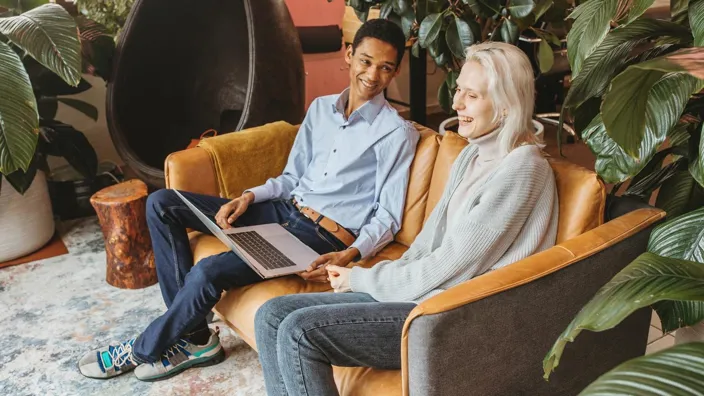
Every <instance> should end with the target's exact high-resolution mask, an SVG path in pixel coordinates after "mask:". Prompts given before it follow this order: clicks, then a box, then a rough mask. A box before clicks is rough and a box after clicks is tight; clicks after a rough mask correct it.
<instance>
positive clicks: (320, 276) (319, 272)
mask: <svg viewBox="0 0 704 396" xmlns="http://www.w3.org/2000/svg"><path fill="white" fill-rule="evenodd" d="M358 254H359V250H358V249H357V248H349V249H346V250H343V251H341V252H332V253H326V254H323V255H321V256H320V257H318V258H317V259H315V261H313V263H312V264H311V265H310V266H308V268H306V270H305V271H303V272H299V273H298V275H299V276H300V277H301V278H303V279H305V280H307V281H309V282H321V283H326V282H329V280H328V272H327V271H326V270H325V267H327V266H328V265H336V266H338V267H346V266H347V264H349V263H351V262H352V260H354V258H355V257H357V255H358Z"/></svg>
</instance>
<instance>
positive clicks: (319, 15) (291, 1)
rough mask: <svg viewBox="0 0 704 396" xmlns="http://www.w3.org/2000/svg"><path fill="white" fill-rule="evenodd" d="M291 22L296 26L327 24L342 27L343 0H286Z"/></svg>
mask: <svg viewBox="0 0 704 396" xmlns="http://www.w3.org/2000/svg"><path fill="white" fill-rule="evenodd" d="M286 5H287V6H288V11H289V12H290V13H291V18H292V19H293V24H294V25H296V26H327V25H335V24H337V25H339V26H340V27H342V16H343V15H344V14H345V2H344V0H333V1H332V2H331V3H328V0H286Z"/></svg>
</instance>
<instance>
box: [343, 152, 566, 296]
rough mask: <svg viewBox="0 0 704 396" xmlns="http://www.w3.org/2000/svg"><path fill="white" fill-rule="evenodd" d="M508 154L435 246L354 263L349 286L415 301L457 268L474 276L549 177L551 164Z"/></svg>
mask: <svg viewBox="0 0 704 396" xmlns="http://www.w3.org/2000/svg"><path fill="white" fill-rule="evenodd" d="M516 150H519V149H516ZM511 157H513V158H509V157H506V158H505V159H504V160H510V161H511V162H510V163H509V164H508V166H505V167H502V169H500V170H499V171H497V174H496V175H495V177H493V178H492V180H491V181H490V182H489V183H490V186H489V187H488V188H487V189H486V190H485V191H484V192H483V194H481V196H477V198H476V200H475V202H474V203H472V204H468V205H467V206H466V207H465V208H466V209H465V210H466V211H465V212H464V213H463V216H464V218H463V219H462V220H459V221H455V222H454V226H453V228H452V229H449V230H447V232H446V233H445V237H444V239H443V241H442V243H441V244H440V246H439V247H438V248H437V249H435V250H434V251H433V252H432V253H429V254H427V255H425V256H423V257H421V258H418V259H416V260H407V259H401V260H396V261H387V262H384V263H379V264H377V265H376V266H374V267H372V268H361V267H354V268H353V269H352V272H351V274H350V287H351V288H352V290H353V291H355V292H363V293H368V294H370V295H371V296H372V297H373V298H374V299H376V300H377V301H413V300H416V299H418V298H420V297H421V296H423V295H425V294H427V293H429V292H431V291H432V290H434V289H436V288H438V286H440V285H442V284H443V283H445V282H446V281H448V280H450V279H453V278H455V277H457V276H458V275H460V274H462V275H464V276H465V277H466V276H469V277H474V276H476V275H478V274H481V273H483V272H485V271H487V270H488V269H489V268H490V267H491V265H492V263H494V262H496V261H497V260H498V259H499V258H500V257H501V256H502V255H503V254H504V253H505V252H506V250H507V249H508V248H509V247H510V246H511V244H512V243H513V242H514V241H515V238H516V236H517V235H518V233H519V232H520V230H521V228H522V227H523V224H524V223H525V221H526V219H527V218H528V217H529V216H530V215H531V212H532V210H533V208H534V207H535V204H536V202H537V199H538V197H539V196H540V195H541V192H542V190H543V188H544V187H545V185H546V181H547V180H548V179H547V178H548V177H552V172H551V168H550V165H549V164H548V163H547V161H545V160H544V159H542V158H541V160H540V161H535V160H534V159H533V158H530V157H529V156H525V155H524V156H522V157H521V156H511ZM516 157H518V158H516ZM443 199H445V197H443ZM546 215H549V214H546ZM531 237H535V238H541V237H542V236H541V235H535V236H531Z"/></svg>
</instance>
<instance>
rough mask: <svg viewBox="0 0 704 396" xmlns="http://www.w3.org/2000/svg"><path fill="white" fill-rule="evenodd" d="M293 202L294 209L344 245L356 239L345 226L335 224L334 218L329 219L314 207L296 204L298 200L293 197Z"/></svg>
mask: <svg viewBox="0 0 704 396" xmlns="http://www.w3.org/2000/svg"><path fill="white" fill-rule="evenodd" d="M293 204H294V205H295V206H296V209H298V211H299V212H301V213H302V214H303V215H304V216H306V217H307V218H309V219H310V220H311V221H313V222H314V223H315V224H319V225H320V226H321V227H323V228H324V229H325V230H326V231H328V232H329V233H331V234H332V235H333V236H334V237H335V238H337V239H338V240H339V241H340V242H342V243H344V244H345V246H348V247H349V246H350V245H352V243H353V242H354V241H355V239H357V237H356V236H354V234H352V233H351V232H349V231H347V229H346V228H345V227H343V226H341V225H339V224H337V222H335V221H334V220H330V219H329V218H327V217H325V216H323V215H322V214H320V213H318V212H316V211H315V210H314V209H311V208H310V207H308V206H305V207H302V206H301V205H299V204H298V202H296V200H295V199H293Z"/></svg>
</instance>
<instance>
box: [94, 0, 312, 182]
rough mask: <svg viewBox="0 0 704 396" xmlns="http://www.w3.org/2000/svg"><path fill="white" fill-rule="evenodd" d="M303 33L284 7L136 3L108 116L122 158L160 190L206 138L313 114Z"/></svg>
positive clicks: (237, 1) (240, 2)
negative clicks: (185, 154) (169, 164)
mask: <svg viewBox="0 0 704 396" xmlns="http://www.w3.org/2000/svg"><path fill="white" fill-rule="evenodd" d="M304 78H305V77H304V68H303V57H302V53H301V44H300V41H299V37H298V32H297V31H296V28H295V27H294V25H293V22H292V21H291V17H290V15H289V12H288V9H287V7H286V4H285V3H284V1H283V0H202V1H198V2H194V1H189V0H137V1H136V2H135V4H134V6H133V8H132V10H131V12H130V14H129V17H128V18H127V23H126V24H125V27H124V29H123V32H122V34H121V36H120V39H119V42H118V44H117V52H116V55H115V58H114V63H113V74H112V77H111V80H110V81H109V82H108V89H107V119H108V127H109V130H110V135H111V137H112V139H113V142H114V143H115V147H116V148H117V151H118V153H119V154H120V156H121V157H122V159H123V160H124V161H125V162H126V164H127V165H129V166H130V167H131V168H132V169H133V170H134V171H135V172H136V173H137V175H138V176H139V177H140V178H141V179H142V180H144V181H145V182H147V183H148V184H150V185H151V186H153V187H163V186H164V172H163V169H164V160H165V159H166V157H167V156H168V155H169V154H170V153H172V152H174V151H178V150H182V149H184V148H186V147H187V146H188V144H189V143H190V141H191V139H197V138H198V137H199V136H200V134H201V133H203V131H205V130H207V129H210V128H214V129H216V130H218V131H219V132H220V133H228V132H233V131H238V130H241V129H244V128H248V127H252V126H257V125H261V124H265V123H267V122H273V121H279V120H284V121H287V122H289V123H292V124H297V123H300V122H301V121H302V120H303V116H304V100H305V99H304V98H305V96H304V94H305V92H304V89H305V84H304V83H305V81H304Z"/></svg>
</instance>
